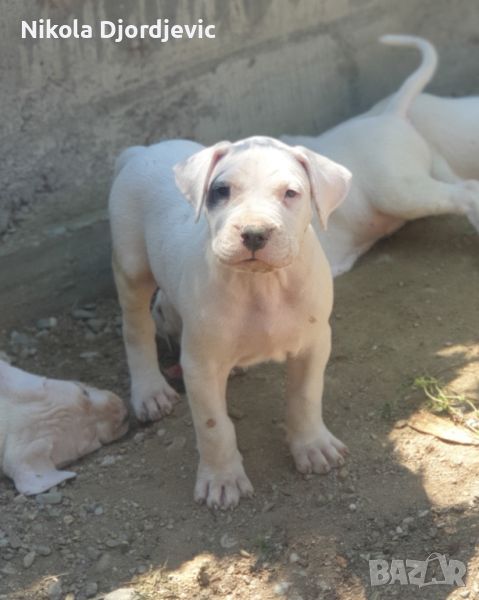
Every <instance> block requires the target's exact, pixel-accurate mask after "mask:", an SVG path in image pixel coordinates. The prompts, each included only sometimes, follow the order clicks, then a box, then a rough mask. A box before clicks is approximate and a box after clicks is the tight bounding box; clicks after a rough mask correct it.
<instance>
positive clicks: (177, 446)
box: [168, 435, 186, 452]
mask: <svg viewBox="0 0 479 600" xmlns="http://www.w3.org/2000/svg"><path fill="white" fill-rule="evenodd" d="M185 444H186V438H185V437H183V436H182V435H178V436H176V437H175V438H173V441H172V442H171V444H170V445H169V446H168V452H178V451H179V450H182V449H183V448H184V446H185Z"/></svg>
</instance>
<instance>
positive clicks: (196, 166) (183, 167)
mask: <svg viewBox="0 0 479 600" xmlns="http://www.w3.org/2000/svg"><path fill="white" fill-rule="evenodd" d="M230 148H231V142H218V143H217V144H215V145H214V146H210V147H209V148H205V149H204V150H200V151H199V152H196V153H195V154H193V156H190V157H189V158H187V159H186V160H184V161H183V162H180V163H178V164H176V165H175V166H174V167H173V171H174V173H175V180H176V185H177V186H178V188H179V190H180V192H181V193H182V194H183V195H184V196H185V197H186V199H187V200H188V201H189V202H190V204H192V205H193V208H194V209H195V221H198V219H199V218H200V214H201V209H202V208H203V205H204V203H205V200H206V195H207V193H208V186H209V184H210V179H211V175H212V173H213V169H214V168H215V167H216V165H217V164H218V162H219V161H220V160H221V159H222V158H223V156H225V154H227V152H228V151H229V149H230Z"/></svg>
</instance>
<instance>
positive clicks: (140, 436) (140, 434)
mask: <svg viewBox="0 0 479 600" xmlns="http://www.w3.org/2000/svg"><path fill="white" fill-rule="evenodd" d="M145 437H146V433H145V432H144V431H139V432H138V433H135V435H134V437H133V441H134V442H135V444H140V443H141V442H143V441H144V439H145Z"/></svg>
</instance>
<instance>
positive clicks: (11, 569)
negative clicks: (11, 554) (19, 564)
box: [0, 564, 17, 575]
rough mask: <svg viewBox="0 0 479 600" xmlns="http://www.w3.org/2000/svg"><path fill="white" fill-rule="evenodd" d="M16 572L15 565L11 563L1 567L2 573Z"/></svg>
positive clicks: (0, 571)
mask: <svg viewBox="0 0 479 600" xmlns="http://www.w3.org/2000/svg"><path fill="white" fill-rule="evenodd" d="M16 572H17V571H16V570H15V567H14V566H13V565H10V564H7V565H5V566H4V567H2V568H1V569H0V573H3V574H4V575H15V574H16Z"/></svg>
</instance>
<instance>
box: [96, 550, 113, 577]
mask: <svg viewBox="0 0 479 600" xmlns="http://www.w3.org/2000/svg"><path fill="white" fill-rule="evenodd" d="M111 566H112V558H111V554H110V553H109V552H105V554H102V555H101V556H100V560H99V561H98V562H97V564H96V566H95V571H96V572H97V573H103V572H104V571H108V569H111Z"/></svg>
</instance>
